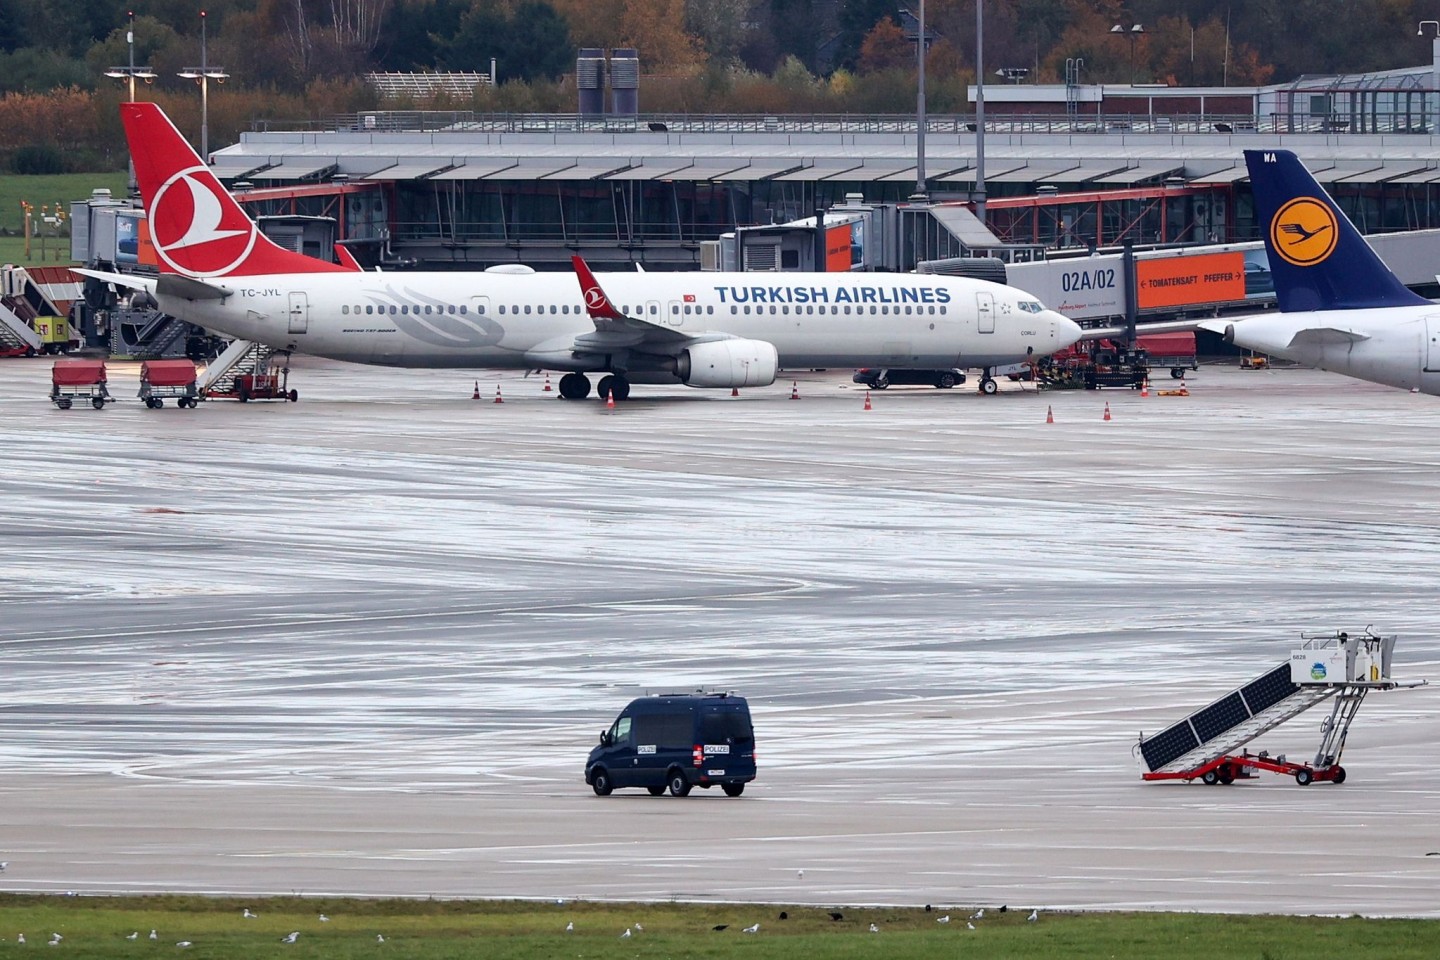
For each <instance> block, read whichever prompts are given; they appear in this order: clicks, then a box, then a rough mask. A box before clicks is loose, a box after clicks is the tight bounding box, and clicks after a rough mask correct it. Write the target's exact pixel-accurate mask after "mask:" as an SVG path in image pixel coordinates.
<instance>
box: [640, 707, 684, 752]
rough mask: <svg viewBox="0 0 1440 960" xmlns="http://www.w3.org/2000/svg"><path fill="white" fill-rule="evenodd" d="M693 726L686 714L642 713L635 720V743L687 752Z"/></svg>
mask: <svg viewBox="0 0 1440 960" xmlns="http://www.w3.org/2000/svg"><path fill="white" fill-rule="evenodd" d="M692 731H693V724H692V722H691V720H690V714H688V713H642V714H641V715H640V716H638V717H636V718H635V742H636V743H637V744H642V745H646V744H650V745H654V746H656V747H659V748H660V749H662V750H665V749H680V750H688V749H689V748H690V747H691V746H692V745H693V743H694V742H693V741H692V740H691V739H690V737H691V733H692Z"/></svg>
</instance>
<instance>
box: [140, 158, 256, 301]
mask: <svg viewBox="0 0 1440 960" xmlns="http://www.w3.org/2000/svg"><path fill="white" fill-rule="evenodd" d="M224 189H225V188H224V187H222V186H220V181H218V180H216V179H215V177H214V175H213V174H212V173H210V171H209V170H208V169H207V168H206V167H203V166H195V167H190V168H188V169H186V170H181V171H180V172H179V173H176V174H175V175H174V176H172V177H171V178H170V179H169V180H166V181H165V184H164V185H163V186H162V187H161V188H160V189H159V190H158V191H156V193H155V200H154V202H153V203H152V204H151V205H150V232H151V236H152V238H153V239H154V242H155V252H156V253H157V254H159V256H160V258H161V259H162V260H164V261H165V262H166V263H167V264H169V265H170V266H171V267H172V268H173V269H175V270H176V271H178V272H180V273H186V274H190V275H191V276H200V277H218V276H224V275H225V274H227V273H229V272H230V271H231V270H233V269H235V268H236V267H237V266H239V265H240V264H241V263H242V262H244V260H245V258H246V257H248V256H249V255H250V251H251V250H252V249H253V248H254V246H255V238H256V233H257V231H256V229H255V224H254V222H253V221H252V220H250V218H249V217H246V216H245V214H244V213H242V212H240V211H239V208H238V207H237V206H236V205H235V204H234V203H233V202H224V201H228V200H229V197H228V195H226V196H224V197H223V201H222V195H223V194H224Z"/></svg>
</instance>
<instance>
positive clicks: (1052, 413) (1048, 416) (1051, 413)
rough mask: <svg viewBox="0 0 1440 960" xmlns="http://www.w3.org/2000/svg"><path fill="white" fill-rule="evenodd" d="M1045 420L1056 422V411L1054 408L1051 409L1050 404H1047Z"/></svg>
mask: <svg viewBox="0 0 1440 960" xmlns="http://www.w3.org/2000/svg"><path fill="white" fill-rule="evenodd" d="M1045 422H1046V423H1054V422H1055V411H1054V410H1052V409H1050V406H1049V404H1046V406H1045Z"/></svg>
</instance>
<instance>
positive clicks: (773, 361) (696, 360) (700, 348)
mask: <svg viewBox="0 0 1440 960" xmlns="http://www.w3.org/2000/svg"><path fill="white" fill-rule="evenodd" d="M779 367H780V356H779V354H777V353H776V352H775V345H774V344H773V343H766V342H765V341H764V340H738V339H737V340H712V341H710V342H708V343H697V344H695V345H693V346H691V347H688V348H687V349H686V350H685V351H684V352H682V353H681V354H680V356H678V357H676V358H675V375H676V376H677V377H679V378H680V382H681V383H684V384H685V385H687V386H691V387H766V386H769V385H770V384H772V383H774V382H775V373H776V371H777V370H778V369H779Z"/></svg>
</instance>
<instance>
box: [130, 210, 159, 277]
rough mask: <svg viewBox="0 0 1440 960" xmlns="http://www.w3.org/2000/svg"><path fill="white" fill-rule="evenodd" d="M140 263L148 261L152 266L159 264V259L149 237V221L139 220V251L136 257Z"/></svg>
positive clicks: (153, 243)
mask: <svg viewBox="0 0 1440 960" xmlns="http://www.w3.org/2000/svg"><path fill="white" fill-rule="evenodd" d="M136 259H138V260H139V261H140V262H141V263H148V264H149V265H150V266H152V267H157V266H159V265H160V259H159V258H158V257H156V256H155V242H154V241H153V240H151V239H150V221H149V220H148V219H146V220H141V221H140V251H139V256H138V257H137V258H136Z"/></svg>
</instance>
